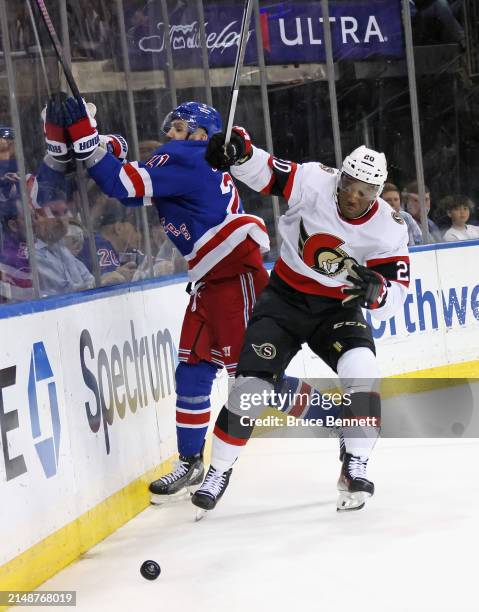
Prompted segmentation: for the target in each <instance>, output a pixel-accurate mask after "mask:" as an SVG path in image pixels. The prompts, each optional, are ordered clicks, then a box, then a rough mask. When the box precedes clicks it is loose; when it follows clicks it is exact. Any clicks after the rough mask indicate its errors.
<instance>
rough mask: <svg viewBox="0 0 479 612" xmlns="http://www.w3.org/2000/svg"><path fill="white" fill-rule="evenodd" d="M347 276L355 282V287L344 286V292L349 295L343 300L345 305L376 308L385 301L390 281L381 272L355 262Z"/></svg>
mask: <svg viewBox="0 0 479 612" xmlns="http://www.w3.org/2000/svg"><path fill="white" fill-rule="evenodd" d="M346 278H347V280H348V281H350V282H351V283H353V287H346V288H343V290H342V291H343V293H345V294H346V295H347V296H348V297H346V298H344V300H343V301H342V304H343V306H356V305H357V306H361V308H369V309H370V310H374V309H375V308H380V307H381V306H382V305H383V304H384V303H385V301H386V298H387V294H388V282H387V280H386V279H385V278H384V276H382V275H381V274H379V272H374V270H370V269H369V268H366V267H365V266H360V265H358V264H356V263H355V264H352V265H351V266H350V267H349V274H348V276H347V277H346Z"/></svg>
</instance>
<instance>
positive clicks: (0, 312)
mask: <svg viewBox="0 0 479 612" xmlns="http://www.w3.org/2000/svg"><path fill="white" fill-rule="evenodd" d="M478 245H479V240H467V241H463V242H446V243H441V244H425V245H420V246H414V247H410V248H409V251H410V252H411V253H422V252H423V251H440V250H443V249H457V248H467V247H471V246H478ZM273 266H274V263H266V264H265V267H266V269H268V270H271V269H272V267H273ZM187 282H188V276H187V275H186V274H175V275H173V276H168V277H166V278H149V279H145V280H141V281H137V282H135V283H123V284H121V285H112V286H109V287H98V288H97V289H89V290H88V291H80V292H78V293H69V294H68V295H52V296H51V297H47V298H43V299H41V300H31V301H29V302H22V303H20V304H1V305H0V319H9V318H11V317H19V316H23V315H28V314H34V313H37V312H47V311H49V310H57V309H58V308H66V307H68V306H74V305H76V304H82V303H84V302H92V301H94V300H101V299H103V298H106V297H113V296H115V295H122V294H125V293H134V292H136V291H149V290H150V289H156V288H158V287H165V286H167V285H178V284H180V283H185V284H186V283H187Z"/></svg>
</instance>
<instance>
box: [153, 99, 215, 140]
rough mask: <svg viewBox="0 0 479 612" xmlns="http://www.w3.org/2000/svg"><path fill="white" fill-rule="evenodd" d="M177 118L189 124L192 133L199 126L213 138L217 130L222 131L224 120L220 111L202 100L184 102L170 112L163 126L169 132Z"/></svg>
mask: <svg viewBox="0 0 479 612" xmlns="http://www.w3.org/2000/svg"><path fill="white" fill-rule="evenodd" d="M175 119H182V120H183V121H186V124H187V125H188V133H189V134H192V133H193V132H195V131H196V130H197V129H198V128H203V129H204V130H205V131H206V133H207V134H208V138H211V136H213V134H216V132H221V129H222V122H221V116H220V114H219V112H218V111H217V110H216V109H215V108H213V107H212V106H208V105H207V104H202V103H201V102H183V103H182V104H180V105H179V106H177V107H176V108H175V109H173V110H172V111H171V112H169V113H168V114H167V115H166V117H165V119H164V121H163V124H162V126H161V129H162V130H163V132H164V133H165V134H167V133H168V132H169V131H170V129H171V124H172V123H173V121H174V120H175Z"/></svg>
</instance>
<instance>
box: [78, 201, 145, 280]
mask: <svg viewBox="0 0 479 612" xmlns="http://www.w3.org/2000/svg"><path fill="white" fill-rule="evenodd" d="M97 225H98V232H97V233H96V234H95V244H96V252H97V258H98V264H99V266H100V275H101V280H102V284H103V285H108V284H113V283H125V282H128V281H131V280H132V278H133V275H134V274H135V271H136V269H137V266H138V260H139V259H141V260H142V259H143V254H142V253H141V252H140V251H139V250H138V246H139V243H140V234H139V232H138V230H137V229H136V227H135V225H134V224H133V223H132V222H131V221H129V219H128V211H127V209H126V208H125V207H124V206H122V205H121V204H120V203H119V202H118V201H117V200H114V199H112V198H108V199H107V200H106V201H105V202H104V207H103V212H102V214H101V215H100V216H99V217H98V219H97ZM79 257H80V259H81V260H82V261H83V262H84V263H85V265H86V266H87V268H88V269H89V270H90V271H91V270H92V269H93V266H92V263H91V260H90V253H89V250H88V244H87V243H86V242H85V243H84V245H83V249H82V251H81V254H80V256H79Z"/></svg>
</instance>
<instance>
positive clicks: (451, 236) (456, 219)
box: [442, 194, 479, 242]
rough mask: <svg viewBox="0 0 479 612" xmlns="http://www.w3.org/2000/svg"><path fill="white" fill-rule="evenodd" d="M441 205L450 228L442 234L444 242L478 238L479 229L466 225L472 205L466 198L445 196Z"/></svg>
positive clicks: (475, 226) (462, 196)
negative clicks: (449, 222) (449, 221)
mask: <svg viewBox="0 0 479 612" xmlns="http://www.w3.org/2000/svg"><path fill="white" fill-rule="evenodd" d="M442 205H443V207H444V209H445V211H446V213H447V216H448V217H449V219H450V220H451V227H450V228H449V229H448V230H447V231H446V233H445V234H444V240H445V241H446V242H454V241H456V240H473V239H474V238H479V227H478V226H477V225H471V224H469V223H468V221H469V217H470V215H471V212H472V210H473V209H474V204H473V202H472V201H471V200H470V199H469V198H468V197H467V196H464V195H460V194H459V195H453V196H447V197H446V198H444V199H443V200H442Z"/></svg>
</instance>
